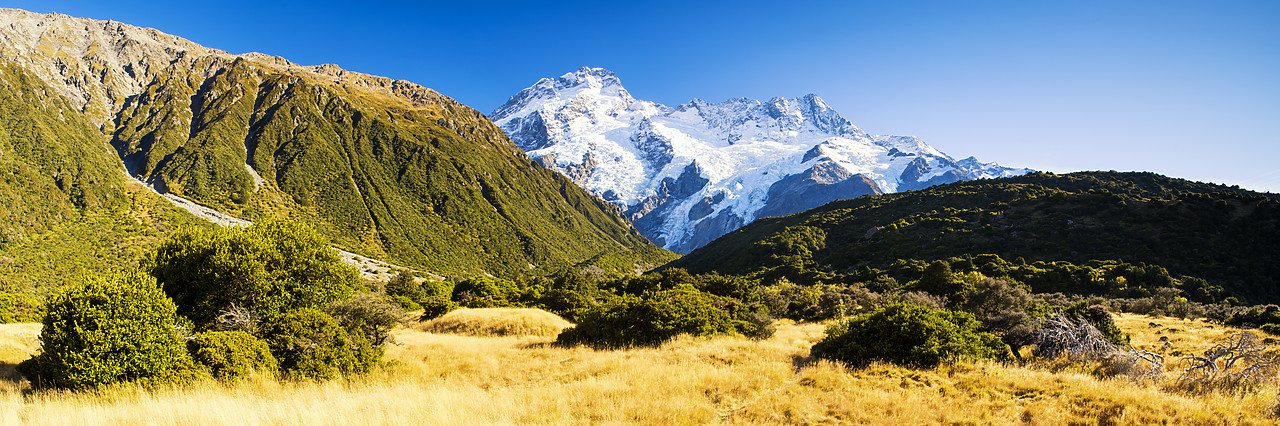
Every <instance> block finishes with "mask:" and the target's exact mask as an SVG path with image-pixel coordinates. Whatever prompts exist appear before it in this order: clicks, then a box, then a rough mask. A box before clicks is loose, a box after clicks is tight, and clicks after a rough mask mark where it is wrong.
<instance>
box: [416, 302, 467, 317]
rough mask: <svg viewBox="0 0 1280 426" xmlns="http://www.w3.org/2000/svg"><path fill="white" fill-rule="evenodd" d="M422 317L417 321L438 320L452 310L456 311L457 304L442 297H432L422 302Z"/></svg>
mask: <svg viewBox="0 0 1280 426" xmlns="http://www.w3.org/2000/svg"><path fill="white" fill-rule="evenodd" d="M421 303H422V317H421V318H418V321H428V320H433V319H436V318H440V317H441V316H443V315H444V314H447V313H449V312H451V311H453V310H454V309H458V304H457V303H454V301H452V300H449V299H445V298H443V297H432V298H429V299H426V300H423V301H422V302H421Z"/></svg>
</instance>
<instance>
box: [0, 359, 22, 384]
mask: <svg viewBox="0 0 1280 426" xmlns="http://www.w3.org/2000/svg"><path fill="white" fill-rule="evenodd" d="M26 380H27V378H26V377H23V376H22V375H21V374H18V364H17V363H15V362H6V361H0V381H3V382H8V383H11V384H13V385H18V384H21V383H22V382H23V381H26Z"/></svg>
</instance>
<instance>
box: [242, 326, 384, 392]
mask: <svg viewBox="0 0 1280 426" xmlns="http://www.w3.org/2000/svg"><path fill="white" fill-rule="evenodd" d="M259 336H260V337H261V338H262V340H264V341H266V342H267V345H268V347H270V348H271V354H272V355H273V356H275V357H276V360H277V361H279V363H280V371H281V372H282V373H284V374H285V375H286V376H291V377H296V378H312V379H321V380H323V379H331V378H334V377H337V376H338V375H339V374H351V373H362V372H366V371H368V370H369V368H370V367H372V366H373V365H374V364H375V363H377V361H378V359H377V354H376V353H375V352H374V350H373V348H372V347H371V346H370V345H369V342H367V341H365V340H364V337H363V336H360V335H359V334H356V335H352V334H349V333H347V331H346V330H344V329H343V328H342V326H340V325H338V321H337V320H334V319H333V317H331V316H329V315H328V314H326V313H324V312H321V311H318V310H315V309H299V310H296V311H290V312H287V313H284V314H280V315H276V316H273V317H270V318H267V319H266V320H264V321H263V323H262V325H261V326H260V331H259Z"/></svg>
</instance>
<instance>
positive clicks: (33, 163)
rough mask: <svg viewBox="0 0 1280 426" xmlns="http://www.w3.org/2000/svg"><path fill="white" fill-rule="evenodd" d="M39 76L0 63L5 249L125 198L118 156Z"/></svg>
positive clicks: (0, 243) (0, 208)
mask: <svg viewBox="0 0 1280 426" xmlns="http://www.w3.org/2000/svg"><path fill="white" fill-rule="evenodd" d="M103 142H104V140H103V138H102V135H101V134H99V133H98V132H97V131H96V130H95V129H94V127H93V126H91V125H90V124H89V122H88V120H85V119H84V118H83V117H82V116H81V115H80V114H79V113H78V112H76V110H75V109H72V108H71V106H70V105H68V104H67V102H66V101H65V100H63V98H62V97H61V96H59V95H58V94H57V93H54V92H53V91H52V90H51V89H50V88H49V86H47V85H45V84H44V82H43V81H41V80H40V79H39V78H37V77H36V76H34V75H32V74H31V73H30V72H28V71H26V70H25V69H23V68H21V67H18V66H16V65H13V64H10V63H5V62H2V61H0V248H2V247H4V245H5V244H6V243H8V242H13V241H20V240H24V239H26V237H27V235H28V234H32V233H39V232H43V231H45V230H48V229H49V228H51V227H53V226H54V225H56V224H58V223H60V222H62V221H64V220H67V219H71V218H74V217H76V216H78V214H79V212H81V211H83V210H84V209H97V208H109V207H113V206H115V205H119V204H121V203H122V202H123V201H124V190H123V189H122V184H123V182H122V181H123V177H124V176H123V175H121V174H120V172H119V160H116V159H115V156H114V155H113V153H112V152H111V150H110V148H109V147H108V146H107V145H106V144H105V143H103Z"/></svg>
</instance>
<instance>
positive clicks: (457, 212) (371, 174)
mask: <svg viewBox="0 0 1280 426" xmlns="http://www.w3.org/2000/svg"><path fill="white" fill-rule="evenodd" d="M0 41H3V43H2V44H0V62H5V63H10V64H14V65H15V66H19V67H21V68H23V69H25V70H28V71H29V72H30V73H32V74H34V75H35V76H37V77H39V78H40V79H41V80H43V83H44V84H42V85H41V86H44V87H47V88H41V89H38V90H43V91H50V90H51V91H52V92H56V93H57V95H59V97H61V98H63V99H65V100H66V102H67V103H68V104H69V105H70V109H71V110H78V112H79V113H80V114H82V115H83V117H84V121H86V122H91V123H93V125H94V126H95V127H98V129H99V131H100V132H101V133H102V134H106V135H109V136H106V137H104V136H102V135H101V134H99V135H94V137H92V138H90V142H89V143H91V144H97V146H94V147H91V148H85V149H98V150H103V151H104V152H107V153H110V152H111V151H112V150H114V151H115V154H117V155H116V157H118V159H121V160H123V163H124V164H125V165H126V166H127V168H128V172H129V173H130V174H132V175H134V176H135V177H137V178H139V179H140V180H142V181H144V182H146V183H147V184H149V185H151V186H152V187H154V188H155V189H157V190H159V191H161V192H168V193H172V194H174V195H177V196H181V197H184V198H187V199H190V200H193V201H195V202H198V203H200V204H203V205H205V206H209V207H211V208H215V209H217V210H220V211H223V212H226V213H229V214H231V215H233V216H237V217H239V218H242V219H247V220H259V219H263V218H268V217H292V218H295V219H299V220H305V221H307V222H309V223H311V224H312V226H314V227H316V228H317V229H319V230H320V231H321V232H323V233H325V234H326V235H327V236H328V237H329V238H331V239H332V240H333V241H334V242H335V243H336V244H338V245H340V246H342V247H345V248H348V249H349V250H351V251H354V252H357V253H361V254H365V255H369V256H376V257H381V258H385V259H387V260H392V261H396V262H397V263H401V264H404V265H406V266H411V267H415V268H419V269H424V270H428V271H431V272H438V273H443V274H450V275H463V276H473V275H482V274H492V275H499V276H513V275H516V274H520V273H523V272H524V271H528V270H530V269H532V268H536V267H552V268H554V267H557V266H562V265H569V264H573V263H577V262H581V261H585V260H588V259H591V258H593V257H594V256H597V255H599V254H601V253H605V252H615V251H620V252H627V251H630V250H632V249H640V250H641V251H646V252H648V249H651V248H652V245H650V244H649V243H648V241H646V240H645V239H644V238H643V237H642V236H640V235H639V234H638V233H636V231H635V230H634V229H632V228H631V227H630V224H629V223H628V222H626V221H625V220H623V219H622V218H621V217H620V216H618V215H617V214H616V212H614V211H613V209H612V207H610V206H609V205H608V204H605V203H603V202H601V201H599V200H597V199H596V198H595V197H593V196H592V195H591V194H589V193H587V192H586V191H583V190H582V189H580V188H578V187H576V186H574V185H573V184H572V183H571V182H570V181H568V180H567V179H565V178H563V177H561V176H559V175H558V174H555V173H553V172H551V171H548V170H545V169H544V168H541V167H538V166H537V165H536V164H535V163H533V162H532V161H531V160H530V159H529V158H528V157H527V156H526V155H525V154H524V153H523V152H522V151H521V150H520V149H519V148H517V147H516V146H515V145H514V144H512V143H511V141H510V140H509V139H508V138H507V137H506V135H505V134H504V133H503V132H502V131H501V130H500V129H499V128H498V127H497V126H495V125H494V124H493V123H492V122H490V121H489V120H488V119H487V118H486V117H485V116H484V115H483V114H481V113H479V112H478V111H475V110H474V109H471V108H469V107H467V106H465V105H462V104H461V103H458V102H457V101H455V100H453V99H451V98H448V97H446V96H443V95H440V94H439V93H437V92H435V91H434V90H431V89H428V88H426V87H423V86H420V85H417V84H414V83H410V82H407V81H402V80H392V79H389V78H385V77H378V76H371V75H367V74H361V73H355V72H350V71H346V70H343V69H341V68H339V67H337V66H335V65H318V66H301V65H297V64H293V63H291V62H289V61H287V60H285V59H282V58H278V57H272V56H268V55H263V54H257V53H249V54H241V55H233V54H229V53H226V52H223V51H220V50H216V49H210V48H205V47H202V46H199V45H196V44H194V43H192V42H190V41H187V40H185V39H182V38H179V37H175V36H171V35H167V34H164V33H162V32H160V31H156V30H154V29H147V28H138V27H134V26H130V25H127V24H121V23H117V22H112V21H99V20H93V19H84V18H73V17H69V16H66V15H60V14H47V15H46V14H36V13H31V12H26V11H21V10H16V9H0ZM46 85H47V86H46ZM68 113H74V112H68ZM109 158H110V157H109ZM111 160H112V161H115V158H112V159H111ZM111 166H112V167H119V165H118V163H116V164H112V165H111ZM120 171H121V172H123V171H124V170H123V169H121V170H120ZM56 172H57V171H56V170H55V171H53V173H56Z"/></svg>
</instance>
